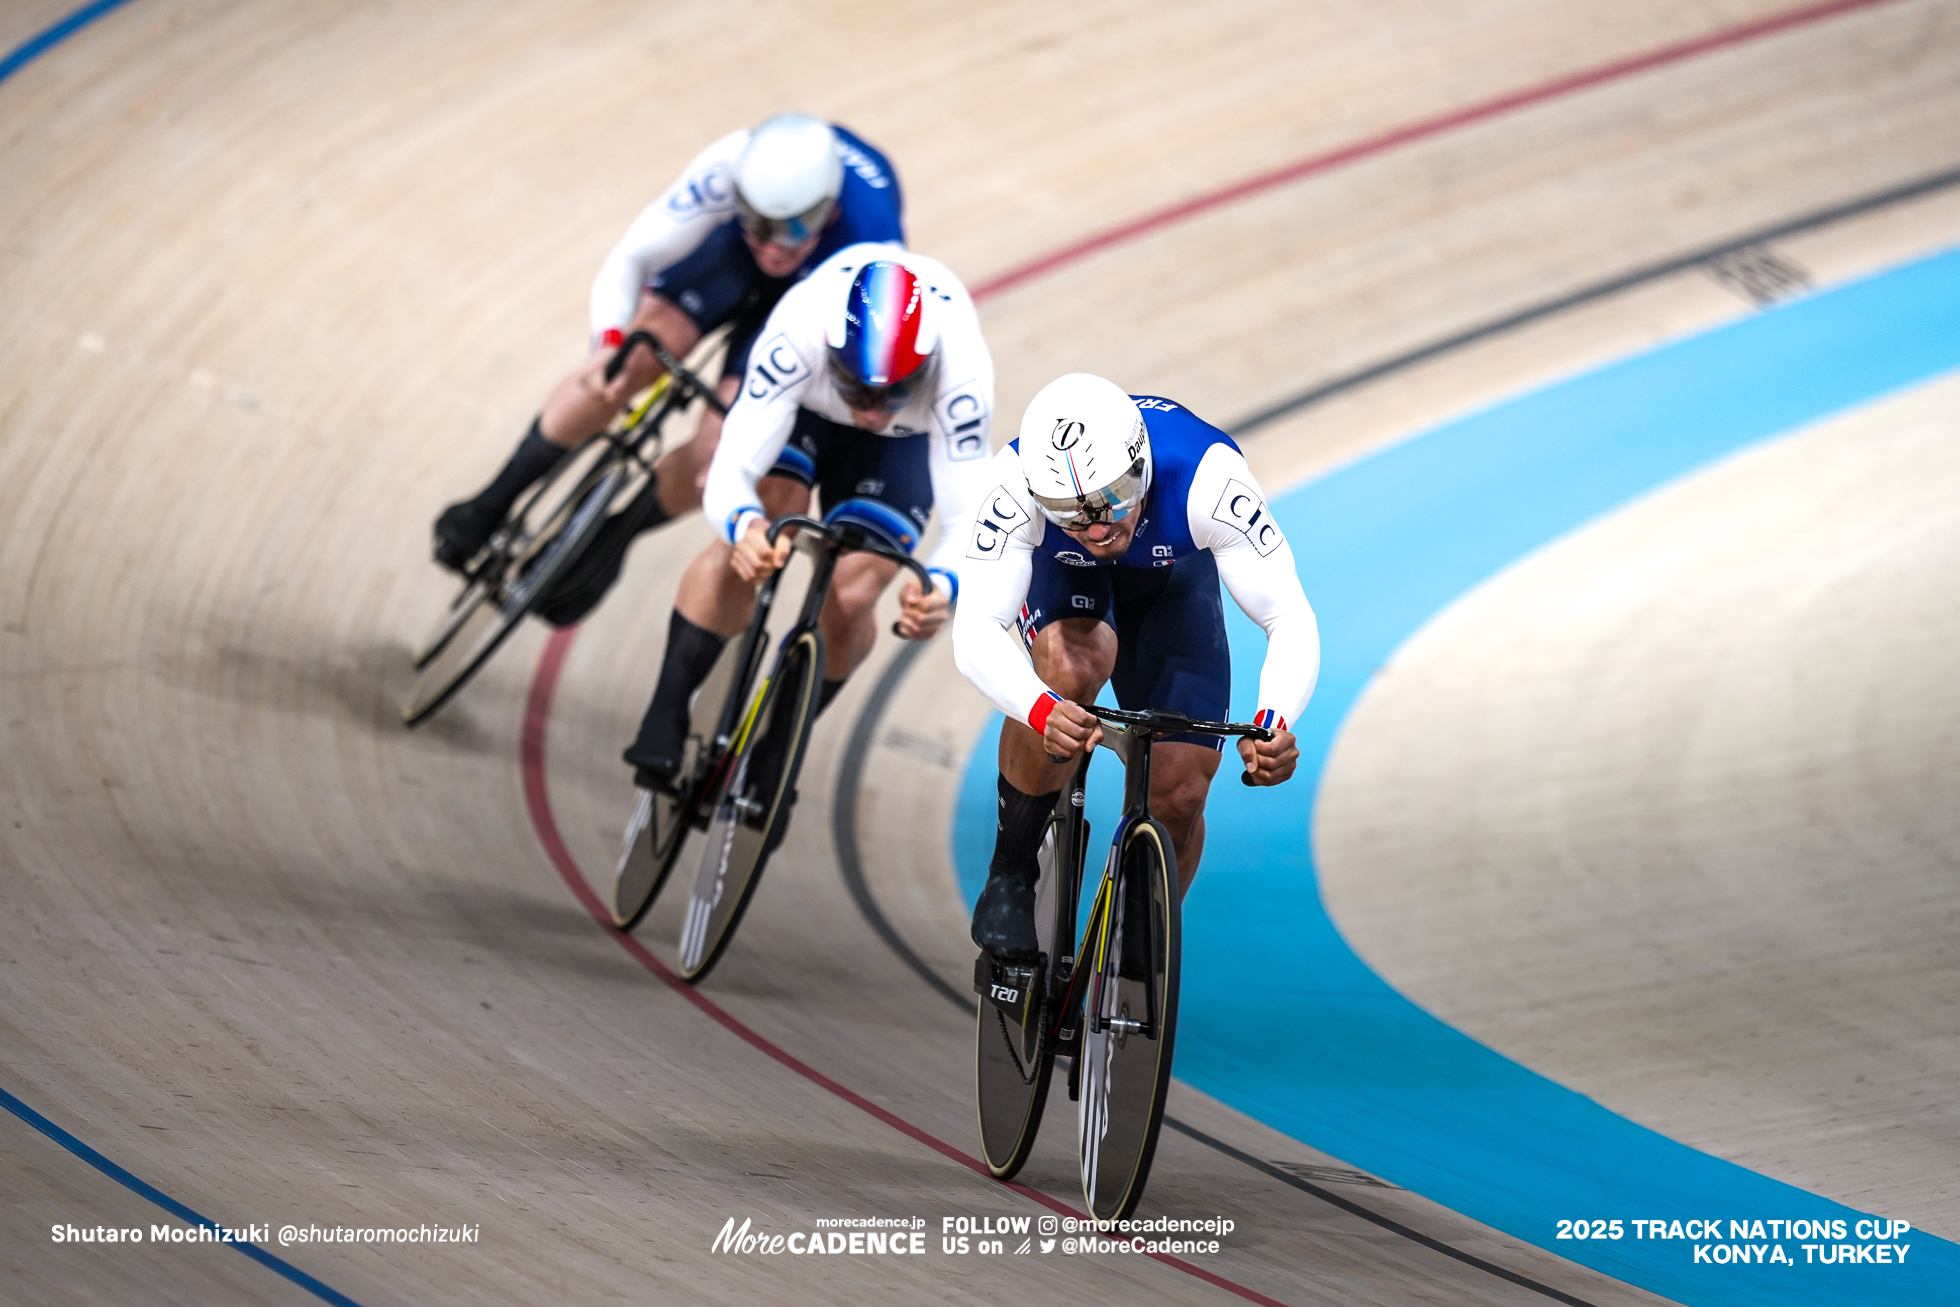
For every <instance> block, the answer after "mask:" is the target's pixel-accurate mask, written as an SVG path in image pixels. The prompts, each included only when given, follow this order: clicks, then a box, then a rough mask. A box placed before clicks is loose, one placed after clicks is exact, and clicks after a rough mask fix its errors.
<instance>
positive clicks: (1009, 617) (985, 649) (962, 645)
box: [948, 445, 1055, 726]
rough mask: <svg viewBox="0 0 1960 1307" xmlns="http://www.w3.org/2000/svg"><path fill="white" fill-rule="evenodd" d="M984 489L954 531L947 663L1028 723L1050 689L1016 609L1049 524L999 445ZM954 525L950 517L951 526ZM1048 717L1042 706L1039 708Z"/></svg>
mask: <svg viewBox="0 0 1960 1307" xmlns="http://www.w3.org/2000/svg"><path fill="white" fill-rule="evenodd" d="M986 466H987V467H988V469H989V471H990V472H991V473H992V477H991V485H990V488H989V489H988V490H987V491H986V492H985V493H984V494H982V495H981V496H980V498H979V501H978V502H977V503H976V504H975V505H974V509H973V517H972V519H971V522H970V524H969V525H968V527H967V529H966V530H964V531H963V532H961V533H960V535H961V538H960V540H959V544H960V546H961V548H962V553H961V554H960V559H959V564H960V604H959V607H958V609H956V610H955V611H954V614H953V661H954V663H955V664H957V665H958V667H959V669H960V674H961V675H963V676H965V677H966V679H967V680H969V681H971V682H973V686H974V688H975V689H977V690H979V691H980V693H981V694H984V695H985V696H987V698H988V700H989V701H990V702H992V704H993V705H994V707H996V708H998V709H1000V710H1001V712H1003V713H1005V714H1006V715H1007V716H1008V717H1010V718H1012V719H1013V720H1015V721H1019V722H1023V723H1025V724H1027V725H1030V726H1032V725H1033V724H1034V723H1033V721H1032V720H1031V714H1033V713H1034V711H1035V709H1036V707H1037V706H1038V705H1041V704H1044V703H1047V702H1052V700H1053V699H1054V697H1055V695H1054V692H1053V691H1052V690H1050V689H1049V688H1048V686H1047V685H1046V684H1045V683H1044V682H1043V681H1042V679H1041V678H1040V677H1039V676H1036V675H1035V671H1034V666H1033V665H1032V664H1031V663H1030V662H1029V661H1028V654H1027V647H1026V646H1025V645H1024V644H1023V643H1022V642H1021V635H1020V620H1021V609H1022V607H1023V606H1024V605H1025V604H1026V603H1027V601H1028V582H1029V580H1030V579H1031V578H1032V577H1033V575H1034V547H1035V545H1036V543H1037V542H1039V541H1040V539H1041V537H1042V535H1043V533H1044V532H1045V531H1046V530H1047V525H1048V522H1047V519H1046V518H1044V517H1042V516H1041V515H1040V513H1039V512H1037V511H1036V509H1035V505H1034V500H1033V499H1032V498H1030V497H1029V495H1028V482H1027V478H1026V477H1025V476H1023V475H1022V473H1021V456H1020V455H1019V454H1017V453H1016V452H1015V451H1014V447H1013V446H1012V445H1008V446H1005V447H1003V448H1002V449H1001V451H1000V452H999V453H997V454H995V455H994V457H993V460H992V462H991V463H990V464H987V465H986ZM951 525H952V523H951V522H950V520H949V522H948V526H949V527H950V526H951ZM1040 716H1041V717H1042V719H1043V720H1046V717H1047V714H1046V712H1042V713H1041V714H1040Z"/></svg>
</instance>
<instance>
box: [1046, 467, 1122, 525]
mask: <svg viewBox="0 0 1960 1307" xmlns="http://www.w3.org/2000/svg"><path fill="white" fill-rule="evenodd" d="M1146 489H1148V486H1147V485H1146V483H1145V481H1144V465H1143V460H1142V459H1140V458H1139V459H1138V460H1137V461H1136V462H1134V463H1132V464H1130V470H1129V471H1127V472H1125V473H1124V474H1123V475H1122V476H1120V477H1117V478H1116V479H1115V480H1114V481H1112V482H1110V483H1109V484H1108V485H1106V486H1104V487H1103V488H1102V489H1100V490H1092V491H1090V492H1089V493H1088V494H1086V495H1071V496H1069V497H1068V498H1066V499H1050V498H1048V497H1047V496H1046V495H1036V496H1035V497H1034V501H1035V503H1036V504H1037V505H1038V506H1039V507H1040V508H1041V514H1042V516H1043V517H1046V518H1047V519H1048V520H1049V521H1050V522H1053V523H1054V524H1055V525H1056V526H1058V527H1060V528H1062V530H1064V531H1086V530H1088V529H1089V528H1090V527H1092V526H1095V525H1097V524H1098V523H1116V522H1121V521H1122V520H1123V519H1124V518H1126V517H1128V516H1129V515H1130V514H1131V513H1133V512H1135V511H1136V507H1137V505H1138V504H1139V503H1140V502H1142V500H1143V492H1144V491H1145V490H1146Z"/></svg>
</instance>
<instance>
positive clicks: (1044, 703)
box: [1028, 690, 1062, 735]
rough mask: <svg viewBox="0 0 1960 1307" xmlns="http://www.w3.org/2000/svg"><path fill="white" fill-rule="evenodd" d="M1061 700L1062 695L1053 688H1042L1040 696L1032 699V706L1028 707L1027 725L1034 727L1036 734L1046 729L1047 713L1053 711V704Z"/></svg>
mask: <svg viewBox="0 0 1960 1307" xmlns="http://www.w3.org/2000/svg"><path fill="white" fill-rule="evenodd" d="M1061 701H1062V696H1061V695H1059V694H1056V693H1055V692H1054V691H1053V690H1043V691H1042V692H1041V697H1040V698H1039V699H1036V700H1035V701H1034V707H1032V708H1030V709H1028V725H1030V726H1032V727H1034V733H1035V734H1036V735H1041V734H1043V733H1045V732H1046V731H1047V730H1048V714H1049V713H1051V712H1054V711H1055V705H1056V704H1058V703H1060V702H1061Z"/></svg>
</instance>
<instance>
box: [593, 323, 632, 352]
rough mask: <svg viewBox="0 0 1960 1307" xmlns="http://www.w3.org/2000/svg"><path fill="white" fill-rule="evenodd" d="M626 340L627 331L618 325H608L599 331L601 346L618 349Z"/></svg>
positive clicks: (602, 347)
mask: <svg viewBox="0 0 1960 1307" xmlns="http://www.w3.org/2000/svg"><path fill="white" fill-rule="evenodd" d="M625 340H626V333H625V332H624V331H622V330H621V329H620V328H618V327H607V328H606V329H605V330H604V331H602V332H600V333H599V348H601V349H618V348H619V347H620V345H621V344H623V343H624V342H625Z"/></svg>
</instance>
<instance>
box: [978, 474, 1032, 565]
mask: <svg viewBox="0 0 1960 1307" xmlns="http://www.w3.org/2000/svg"><path fill="white" fill-rule="evenodd" d="M1027 520H1028V514H1027V510H1026V509H1024V508H1022V507H1021V505H1020V504H1018V503H1016V502H1015V499H1014V496H1012V495H1010V494H1008V493H1007V487H1006V486H995V487H994V488H993V489H992V490H989V491H988V492H987V496H986V498H984V499H982V500H981V501H980V508H979V511H977V512H975V513H974V515H973V542H972V543H971V544H969V545H968V546H967V547H966V556H967V557H968V558H975V559H978V560H980V561H981V562H983V563H985V562H989V561H991V560H993V559H996V558H999V557H1000V556H1001V552H1002V551H1003V550H1004V549H1006V547H1007V538H1008V537H1009V536H1011V535H1013V534H1014V530H1015V528H1016V527H1019V526H1021V525H1022V524H1024V523H1025V522H1027Z"/></svg>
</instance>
